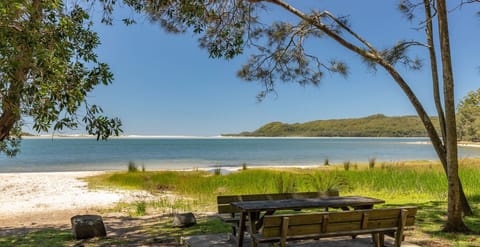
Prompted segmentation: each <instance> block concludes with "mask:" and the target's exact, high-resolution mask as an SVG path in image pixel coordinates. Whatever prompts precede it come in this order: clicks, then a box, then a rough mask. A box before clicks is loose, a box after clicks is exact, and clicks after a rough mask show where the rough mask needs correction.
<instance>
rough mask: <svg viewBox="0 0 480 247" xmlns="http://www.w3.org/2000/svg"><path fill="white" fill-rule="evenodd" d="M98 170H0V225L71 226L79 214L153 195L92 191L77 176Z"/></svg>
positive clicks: (119, 191) (136, 192) (137, 192)
mask: <svg viewBox="0 0 480 247" xmlns="http://www.w3.org/2000/svg"><path fill="white" fill-rule="evenodd" d="M99 173H101V172H48V173H0V228H11V227H30V226H41V225H68V224H70V218H71V217H72V216H74V215H77V214H89V213H97V210H99V209H101V208H107V207H109V206H113V205H114V204H116V203H118V202H121V201H125V202H129V201H138V200H148V199H149V198H151V197H153V196H152V195H150V194H148V193H146V192H143V191H125V190H114V191H106V190H95V191H91V190H89V189H88V188H87V183H86V182H83V181H81V180H79V179H78V178H82V177H86V176H92V175H96V174H99Z"/></svg>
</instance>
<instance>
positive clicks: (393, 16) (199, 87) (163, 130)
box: [88, 0, 480, 136]
mask: <svg viewBox="0 0 480 247" xmlns="http://www.w3.org/2000/svg"><path fill="white" fill-rule="evenodd" d="M295 2H296V3H299V2H301V6H299V8H300V9H302V10H308V9H310V8H314V9H318V10H324V9H328V10H330V12H332V13H333V14H335V15H337V16H341V15H348V16H349V17H350V20H351V23H352V27H353V29H354V30H355V31H357V32H358V33H359V34H360V35H362V36H363V37H364V38H366V39H367V40H368V41H370V42H371V43H372V44H373V45H374V46H376V47H377V48H379V49H381V48H386V47H388V46H390V45H392V44H394V43H395V42H396V41H397V40H399V39H406V40H411V39H417V40H419V41H423V36H422V32H421V31H416V30H414V27H415V26H416V22H414V23H411V22H409V21H407V20H406V19H405V18H404V17H402V15H401V14H400V13H399V11H397V10H396V6H395V3H396V2H397V1H382V0H369V1H358V0H342V1H332V0H331V1H326V0H324V1H320V0H318V1H308V2H307V1H292V3H295ZM452 2H457V1H449V3H450V4H452ZM307 4H308V5H309V6H308V5H307ZM450 8H451V9H453V8H454V6H450ZM478 9H479V8H478V5H471V6H468V7H463V8H459V9H455V10H452V12H451V15H450V31H451V44H452V51H453V66H454V69H455V74H454V76H455V80H456V95H457V102H458V99H460V98H461V97H463V96H464V95H466V93H467V92H468V91H471V90H475V89H477V88H479V87H480V84H479V76H480V70H479V66H480V61H479V59H478V58H479V57H480V49H478V45H476V44H478V42H479V41H480V35H479V32H478V30H479V27H480V17H477V16H476V15H475V12H476V11H478ZM264 16H267V17H268V19H269V20H280V19H281V20H285V19H288V20H296V18H295V17H294V16H292V15H291V14H290V13H287V12H285V11H283V10H280V9H278V8H275V7H269V9H268V11H267V12H265V13H264ZM137 20H138V23H137V24H135V25H132V26H124V25H123V24H121V23H116V24H115V25H113V26H104V25H101V24H98V25H96V26H95V30H96V31H97V32H98V33H99V35H100V37H101V41H102V45H101V46H100V47H99V49H98V54H99V58H100V60H101V61H103V62H106V63H108V64H109V65H110V66H111V69H112V71H113V73H114V74H115V81H114V83H113V84H112V85H109V86H107V87H105V86H99V87H98V88H96V89H95V90H94V91H93V92H92V93H91V94H90V95H89V99H88V100H89V101H90V102H91V103H96V104H99V105H101V106H102V107H103V109H104V110H105V112H106V113H108V114H109V115H111V116H118V117H120V118H121V119H122V121H123V125H124V126H123V129H124V132H125V133H124V134H127V135H187V136H215V135H219V134H222V133H238V132H241V131H252V130H255V129H256V128H258V127H260V126H261V125H263V124H266V123H268V122H271V121H281V122H287V123H296V122H306V121H312V120H318V119H335V118H354V117H363V116H368V115H371V114H377V113H382V114H385V115H389V116H398V115H414V114H416V113H415V111H414V109H413V107H412V106H411V105H410V103H409V101H408V100H407V98H406V96H404V94H403V93H402V92H401V91H400V88H399V87H398V86H397V85H396V83H395V82H394V81H393V80H392V79H390V78H389V77H388V76H387V75H386V74H385V73H384V71H382V70H379V71H378V72H376V73H372V72H371V71H370V70H369V69H368V68H366V67H365V66H364V65H363V64H362V63H361V60H360V59H359V58H358V57H357V56H356V55H354V54H352V53H350V52H348V51H346V50H345V49H344V48H343V47H341V46H339V45H337V44H335V43H334V42H332V41H330V40H328V39H322V40H312V41H311V42H310V44H309V46H310V47H311V49H312V51H313V52H314V53H315V54H322V55H325V56H326V57H330V58H338V59H341V60H343V61H346V62H347V63H348V66H349V67H350V72H349V76H348V77H347V78H344V77H342V76H339V75H329V74H327V75H326V76H325V78H324V79H323V81H322V82H321V84H320V85H319V86H318V87H314V86H306V87H302V86H299V85H297V84H294V83H289V84H283V83H279V84H278V86H277V88H276V89H277V95H270V96H268V97H267V98H266V99H265V100H264V101H262V102H257V100H256V95H257V93H258V92H259V91H260V90H261V89H262V87H261V85H260V84H257V83H250V82H245V81H242V80H240V79H238V78H237V77H236V71H237V70H238V69H239V68H240V66H241V64H242V63H243V62H245V61H246V59H247V55H248V54H245V55H243V56H239V57H237V58H235V59H233V60H229V61H225V60H215V59H210V58H208V54H207V52H206V51H205V50H201V49H200V48H199V47H198V44H197V41H196V40H197V38H198V37H196V36H194V35H193V34H191V33H185V34H180V35H172V34H167V33H165V32H164V31H163V30H162V29H161V28H160V27H159V26H158V25H157V24H151V23H149V22H148V21H147V20H145V19H142V18H141V17H140V18H139V19H137ZM413 54H415V55H418V56H419V57H422V58H426V55H427V53H426V51H425V50H420V49H416V50H414V53H413ZM425 62H428V61H427V60H425ZM426 65H427V64H426ZM399 70H400V71H401V72H402V74H403V75H404V77H405V78H406V79H407V81H408V82H409V83H410V84H411V86H412V88H413V89H414V91H415V92H416V93H417V95H418V97H419V98H420V100H421V101H422V102H423V103H424V105H425V107H426V109H427V111H428V112H429V113H430V114H432V115H435V109H434V107H433V100H432V96H431V94H432V93H431V81H430V72H429V69H428V67H425V68H424V69H423V70H422V71H419V72H412V71H406V70H404V69H403V68H401V67H400V69H399Z"/></svg>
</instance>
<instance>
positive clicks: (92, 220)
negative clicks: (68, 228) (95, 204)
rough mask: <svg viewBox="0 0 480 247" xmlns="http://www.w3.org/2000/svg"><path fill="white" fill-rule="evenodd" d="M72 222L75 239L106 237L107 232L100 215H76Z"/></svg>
mask: <svg viewBox="0 0 480 247" xmlns="http://www.w3.org/2000/svg"><path fill="white" fill-rule="evenodd" d="M70 221H71V222H72V232H73V236H74V237H75V239H77V240H78V239H87V238H94V237H105V236H107V232H106V230H105V225H104V224H103V220H102V216H100V215H76V216H73V217H72V218H71V219H70Z"/></svg>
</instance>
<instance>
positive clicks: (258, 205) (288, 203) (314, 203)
mask: <svg viewBox="0 0 480 247" xmlns="http://www.w3.org/2000/svg"><path fill="white" fill-rule="evenodd" d="M381 203H385V201H384V200H381V199H376V198H371V197H364V196H332V197H319V198H298V199H297V198H295V199H284V200H266V201H239V202H232V203H231V205H232V206H233V207H236V208H238V209H239V210H240V211H241V215H240V229H239V234H238V238H237V246H243V238H244V236H243V235H244V234H243V232H244V231H245V228H246V219H247V217H248V219H249V221H250V226H249V229H248V231H249V233H250V234H251V235H253V234H256V233H257V232H258V229H260V227H261V226H262V223H263V220H262V219H263V216H264V215H271V214H273V213H274V212H275V211H277V210H300V209H307V208H310V209H311V208H342V209H343V210H350V209H353V210H358V209H372V208H373V206H374V205H375V204H381ZM262 212H264V214H263V215H261V213H262Z"/></svg>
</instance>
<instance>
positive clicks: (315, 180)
mask: <svg viewBox="0 0 480 247" xmlns="http://www.w3.org/2000/svg"><path fill="white" fill-rule="evenodd" d="M309 178H310V180H309V184H310V185H311V186H312V187H313V188H315V190H316V191H348V190H350V189H351V186H350V184H349V182H348V180H347V179H346V178H345V177H343V176H339V175H337V174H335V173H326V172H317V173H314V174H309Z"/></svg>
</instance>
